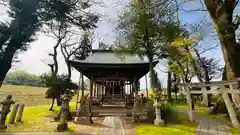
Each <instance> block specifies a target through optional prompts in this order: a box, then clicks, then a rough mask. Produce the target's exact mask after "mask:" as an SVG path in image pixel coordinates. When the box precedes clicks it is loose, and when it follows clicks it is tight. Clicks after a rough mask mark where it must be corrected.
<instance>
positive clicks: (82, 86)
mask: <svg viewBox="0 0 240 135" xmlns="http://www.w3.org/2000/svg"><path fill="white" fill-rule="evenodd" d="M81 79H82V85H81V89H82V98H83V96H84V78H83V74H81Z"/></svg>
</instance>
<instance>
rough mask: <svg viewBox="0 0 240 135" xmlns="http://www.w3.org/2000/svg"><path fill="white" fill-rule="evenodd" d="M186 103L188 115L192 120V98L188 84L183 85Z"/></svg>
mask: <svg viewBox="0 0 240 135" xmlns="http://www.w3.org/2000/svg"><path fill="white" fill-rule="evenodd" d="M185 89H186V96H187V104H188V117H189V120H190V121H193V109H192V99H191V93H190V89H189V86H187V85H185Z"/></svg>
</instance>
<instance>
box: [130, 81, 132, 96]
mask: <svg viewBox="0 0 240 135" xmlns="http://www.w3.org/2000/svg"><path fill="white" fill-rule="evenodd" d="M130 94H132V83H131V82H130Z"/></svg>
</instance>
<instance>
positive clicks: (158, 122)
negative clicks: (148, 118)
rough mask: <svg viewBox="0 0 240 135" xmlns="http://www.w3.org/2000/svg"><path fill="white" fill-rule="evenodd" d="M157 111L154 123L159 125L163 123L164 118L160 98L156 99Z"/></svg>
mask: <svg viewBox="0 0 240 135" xmlns="http://www.w3.org/2000/svg"><path fill="white" fill-rule="evenodd" d="M153 106H154V107H155V112H156V119H155V120H154V124H155V125H157V126H160V125H162V124H163V120H162V118H161V109H160V108H161V103H160V102H159V99H155V100H154V105H153Z"/></svg>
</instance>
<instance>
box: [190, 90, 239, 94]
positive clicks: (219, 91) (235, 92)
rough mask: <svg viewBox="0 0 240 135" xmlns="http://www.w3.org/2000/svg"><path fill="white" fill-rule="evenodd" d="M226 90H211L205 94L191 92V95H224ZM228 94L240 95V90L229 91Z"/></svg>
mask: <svg viewBox="0 0 240 135" xmlns="http://www.w3.org/2000/svg"><path fill="white" fill-rule="evenodd" d="M223 91H224V90H210V91H206V92H203V91H200V90H199V91H196V90H195V91H190V93H191V94H204V93H207V94H221V93H223ZM227 93H234V94H240V91H239V90H232V91H230V90H227Z"/></svg>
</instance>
